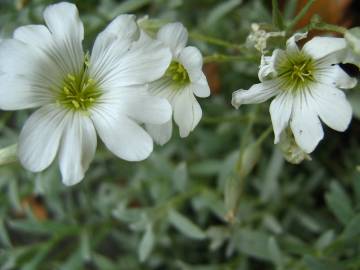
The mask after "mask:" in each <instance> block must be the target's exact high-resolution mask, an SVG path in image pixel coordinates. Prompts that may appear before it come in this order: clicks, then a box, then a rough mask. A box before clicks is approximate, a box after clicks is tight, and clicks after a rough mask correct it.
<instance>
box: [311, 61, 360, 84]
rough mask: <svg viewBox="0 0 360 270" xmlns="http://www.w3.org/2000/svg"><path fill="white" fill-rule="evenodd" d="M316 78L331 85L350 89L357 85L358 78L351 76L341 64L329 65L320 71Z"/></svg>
mask: <svg viewBox="0 0 360 270" xmlns="http://www.w3.org/2000/svg"><path fill="white" fill-rule="evenodd" d="M316 79H317V80H318V81H319V82H320V83H322V84H327V85H330V86H335V87H339V88H342V89H350V88H353V87H355V86H356V84H357V79H356V78H352V77H350V76H349V75H348V74H347V73H346V72H345V71H344V70H343V69H342V68H341V67H340V66H339V65H333V66H327V67H324V68H322V69H320V70H319V71H318V74H316Z"/></svg>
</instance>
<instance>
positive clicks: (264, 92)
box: [231, 80, 281, 109]
mask: <svg viewBox="0 0 360 270" xmlns="http://www.w3.org/2000/svg"><path fill="white" fill-rule="evenodd" d="M280 90H281V83H280V82H279V81H277V80H270V81H264V82H262V83H258V84H254V85H253V86H251V87H250V89H249V90H237V91H235V92H233V94H232V100H231V104H232V105H233V106H234V107H235V108H236V109H238V108H239V107H240V105H242V104H256V103H261V102H264V101H266V100H268V99H269V98H271V97H273V96H275V95H276V94H278V93H279V91H280Z"/></svg>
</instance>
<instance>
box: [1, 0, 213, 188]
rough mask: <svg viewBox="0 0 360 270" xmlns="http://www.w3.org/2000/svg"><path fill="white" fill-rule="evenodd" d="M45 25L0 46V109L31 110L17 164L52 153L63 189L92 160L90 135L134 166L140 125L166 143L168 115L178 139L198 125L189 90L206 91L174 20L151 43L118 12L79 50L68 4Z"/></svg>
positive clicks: (140, 150) (145, 140) (34, 167)
mask: <svg viewBox="0 0 360 270" xmlns="http://www.w3.org/2000/svg"><path fill="white" fill-rule="evenodd" d="M44 20H45V23H46V26H44V25H27V26H23V27H20V28H18V29H16V31H15V32H14V35H13V38H11V39H5V40H3V41H2V42H1V44H0V70H1V72H0V80H1V86H0V94H1V99H0V108H1V109H3V110H21V109H33V108H38V109H37V110H35V112H33V113H32V115H31V116H30V117H29V119H28V120H27V121H26V122H25V125H24V127H23V128H22V131H21V134H20V137H19V142H18V157H19V160H20V162H21V164H22V165H23V166H24V167H25V168H27V169H28V170H30V171H33V172H39V171H42V170H44V169H46V168H47V167H48V166H49V165H50V164H51V163H52V162H53V161H54V159H55V158H56V157H57V158H58V162H59V167H60V171H61V174H62V181H63V183H64V184H66V185H73V184H76V183H78V182H79V181H81V180H82V179H83V178H84V174H85V172H86V170H87V169H88V167H89V164H90V162H91V161H92V159H93V158H94V155H95V151H96V145H97V135H98V136H99V138H100V139H101V140H102V141H103V143H104V144H105V146H106V147H107V148H108V149H109V150H110V151H111V152H112V153H114V154H115V155H116V156H118V157H120V158H122V159H124V160H128V161H140V160H143V159H145V158H147V157H148V156H149V154H150V153H151V152H152V150H153V139H152V137H151V136H150V135H149V133H148V132H147V131H146V129H147V130H149V132H150V133H151V135H152V136H153V137H154V139H155V140H156V141H158V142H159V143H161V144H163V143H165V142H166V141H167V140H168V139H169V138H170V135H171V117H172V111H174V118H175V122H176V123H177V124H178V125H179V127H180V135H181V136H182V137H185V136H187V135H188V134H189V132H190V131H191V130H193V129H194V127H195V126H196V125H197V123H198V122H199V120H200V118H201V108H200V106H199V104H198V103H197V101H196V99H195V97H194V95H193V93H195V94H196V95H197V96H200V97H205V96H208V95H209V88H208V85H207V81H206V79H205V76H204V74H203V73H202V71H201V69H202V56H201V54H200V53H199V51H198V50H197V49H196V48H193V47H186V48H185V45H186V42H187V32H186V30H185V29H184V27H183V26H182V25H181V24H169V25H165V26H164V27H163V28H162V29H160V31H159V34H158V37H157V39H156V40H154V39H152V38H150V37H149V36H148V35H147V34H146V33H145V32H144V31H142V30H141V29H140V28H139V26H138V24H137V22H136V20H135V16H133V15H121V16H118V17H117V18H115V19H114V20H113V21H112V22H111V23H110V24H109V25H108V26H107V27H106V28H105V30H103V31H102V32H101V33H100V34H99V35H98V36H97V38H96V40H95V42H94V45H93V48H92V51H91V54H88V53H84V50H83V47H82V41H83V38H84V27H83V24H82V22H81V20H80V18H79V14H78V10H77V8H76V6H75V5H73V4H70V3H65V2H61V3H58V4H54V5H50V6H49V7H47V8H46V9H45V11H44ZM149 85H151V87H150V89H149ZM145 126H146V129H145ZM164 126H165V127H166V129H165V128H164Z"/></svg>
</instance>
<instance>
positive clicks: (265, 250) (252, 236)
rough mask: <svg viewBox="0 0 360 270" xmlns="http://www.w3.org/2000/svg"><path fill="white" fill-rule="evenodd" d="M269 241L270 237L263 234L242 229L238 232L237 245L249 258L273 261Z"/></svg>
mask: <svg viewBox="0 0 360 270" xmlns="http://www.w3.org/2000/svg"><path fill="white" fill-rule="evenodd" d="M269 240H270V238H269V236H268V235H267V234H265V233H263V232H259V231H254V230H250V229H241V230H239V231H238V232H237V235H236V239H235V241H236V242H235V243H236V245H237V247H238V249H239V250H240V251H241V252H242V253H244V254H246V255H248V256H251V257H254V258H258V259H263V260H268V261H272V260H273V258H272V254H271V253H270V251H269Z"/></svg>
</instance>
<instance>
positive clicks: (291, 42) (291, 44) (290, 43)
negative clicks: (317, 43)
mask: <svg viewBox="0 0 360 270" xmlns="http://www.w3.org/2000/svg"><path fill="white" fill-rule="evenodd" d="M306 37H307V32H306V33H295V34H294V35H293V36H292V37H290V38H289V39H288V40H287V41H286V50H287V51H288V52H298V51H299V47H298V45H297V44H296V42H298V41H299V40H301V39H304V38H306Z"/></svg>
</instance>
